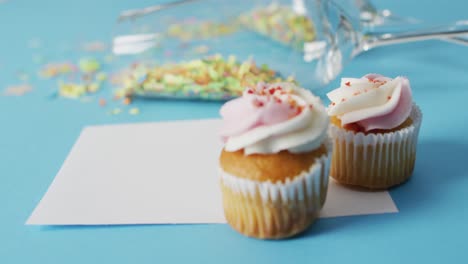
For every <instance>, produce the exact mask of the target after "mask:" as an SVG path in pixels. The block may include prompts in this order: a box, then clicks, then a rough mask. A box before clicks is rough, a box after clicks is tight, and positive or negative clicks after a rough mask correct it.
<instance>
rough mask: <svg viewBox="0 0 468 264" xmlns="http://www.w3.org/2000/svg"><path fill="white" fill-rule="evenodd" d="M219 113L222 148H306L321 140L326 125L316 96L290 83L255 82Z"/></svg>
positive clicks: (271, 150)
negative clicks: (223, 144) (221, 120)
mask: <svg viewBox="0 0 468 264" xmlns="http://www.w3.org/2000/svg"><path fill="white" fill-rule="evenodd" d="M220 114H221V116H222V118H223V126H222V128H221V131H220V134H221V137H222V138H223V141H224V142H225V149H226V150H227V151H237V150H240V149H244V150H245V153H246V154H251V153H276V152H278V151H281V150H289V151H291V152H303V151H309V150H311V149H313V148H316V147H318V146H319V145H320V144H321V140H322V139H323V137H324V135H326V128H327V125H328V117H327V115H326V111H325V108H324V107H323V105H322V104H321V102H320V99H319V98H317V97H315V96H313V95H312V94H311V93H310V92H309V91H307V90H305V89H302V88H298V87H296V86H295V85H293V84H291V83H276V84H264V83H259V84H258V85H257V87H255V88H249V89H247V90H245V91H244V93H243V95H242V97H240V98H237V99H234V100H231V101H229V102H227V103H226V104H224V105H223V107H222V108H221V110H220Z"/></svg>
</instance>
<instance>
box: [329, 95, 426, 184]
mask: <svg viewBox="0 0 468 264" xmlns="http://www.w3.org/2000/svg"><path fill="white" fill-rule="evenodd" d="M410 118H411V120H412V124H411V125H410V126H408V127H405V128H402V129H400V130H398V131H394V132H389V133H379V134H372V133H370V134H367V135H366V134H364V133H361V132H359V133H355V132H353V131H348V130H346V129H343V128H340V127H338V126H335V125H331V126H330V130H329V134H330V136H331V138H332V139H333V141H334V150H333V156H332V165H331V176H332V177H333V178H335V179H337V180H338V181H339V182H342V183H347V184H353V185H361V186H363V187H369V188H387V187H390V186H391V185H395V184H398V183H401V182H402V181H404V179H403V178H405V177H406V178H407V177H409V175H408V174H411V172H412V169H413V166H414V159H415V155H416V146H417V141H418V135H419V130H420V127H421V121H422V114H421V111H420V109H419V107H418V106H417V105H415V104H413V108H412V110H411V113H410Z"/></svg>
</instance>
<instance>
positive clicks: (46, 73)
mask: <svg viewBox="0 0 468 264" xmlns="http://www.w3.org/2000/svg"><path fill="white" fill-rule="evenodd" d="M73 72H76V66H75V65H74V64H72V63H70V62H58V63H48V64H46V65H45V66H44V67H42V69H41V70H40V71H39V76H41V77H42V78H47V79H49V78H54V77H57V76H59V75H65V74H69V73H73Z"/></svg>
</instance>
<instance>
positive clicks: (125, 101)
mask: <svg viewBox="0 0 468 264" xmlns="http://www.w3.org/2000/svg"><path fill="white" fill-rule="evenodd" d="M131 102H132V100H131V99H130V97H125V98H124V99H123V104H124V105H129V104H130V103H131Z"/></svg>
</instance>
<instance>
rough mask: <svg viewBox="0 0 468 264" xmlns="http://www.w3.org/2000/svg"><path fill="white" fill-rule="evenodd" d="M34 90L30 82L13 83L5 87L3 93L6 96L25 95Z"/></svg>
mask: <svg viewBox="0 0 468 264" xmlns="http://www.w3.org/2000/svg"><path fill="white" fill-rule="evenodd" d="M32 90H33V88H32V86H31V85H29V84H20V85H11V86H8V87H7V88H5V90H4V91H3V95H5V96H23V95H25V94H27V93H29V92H31V91H32Z"/></svg>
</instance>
